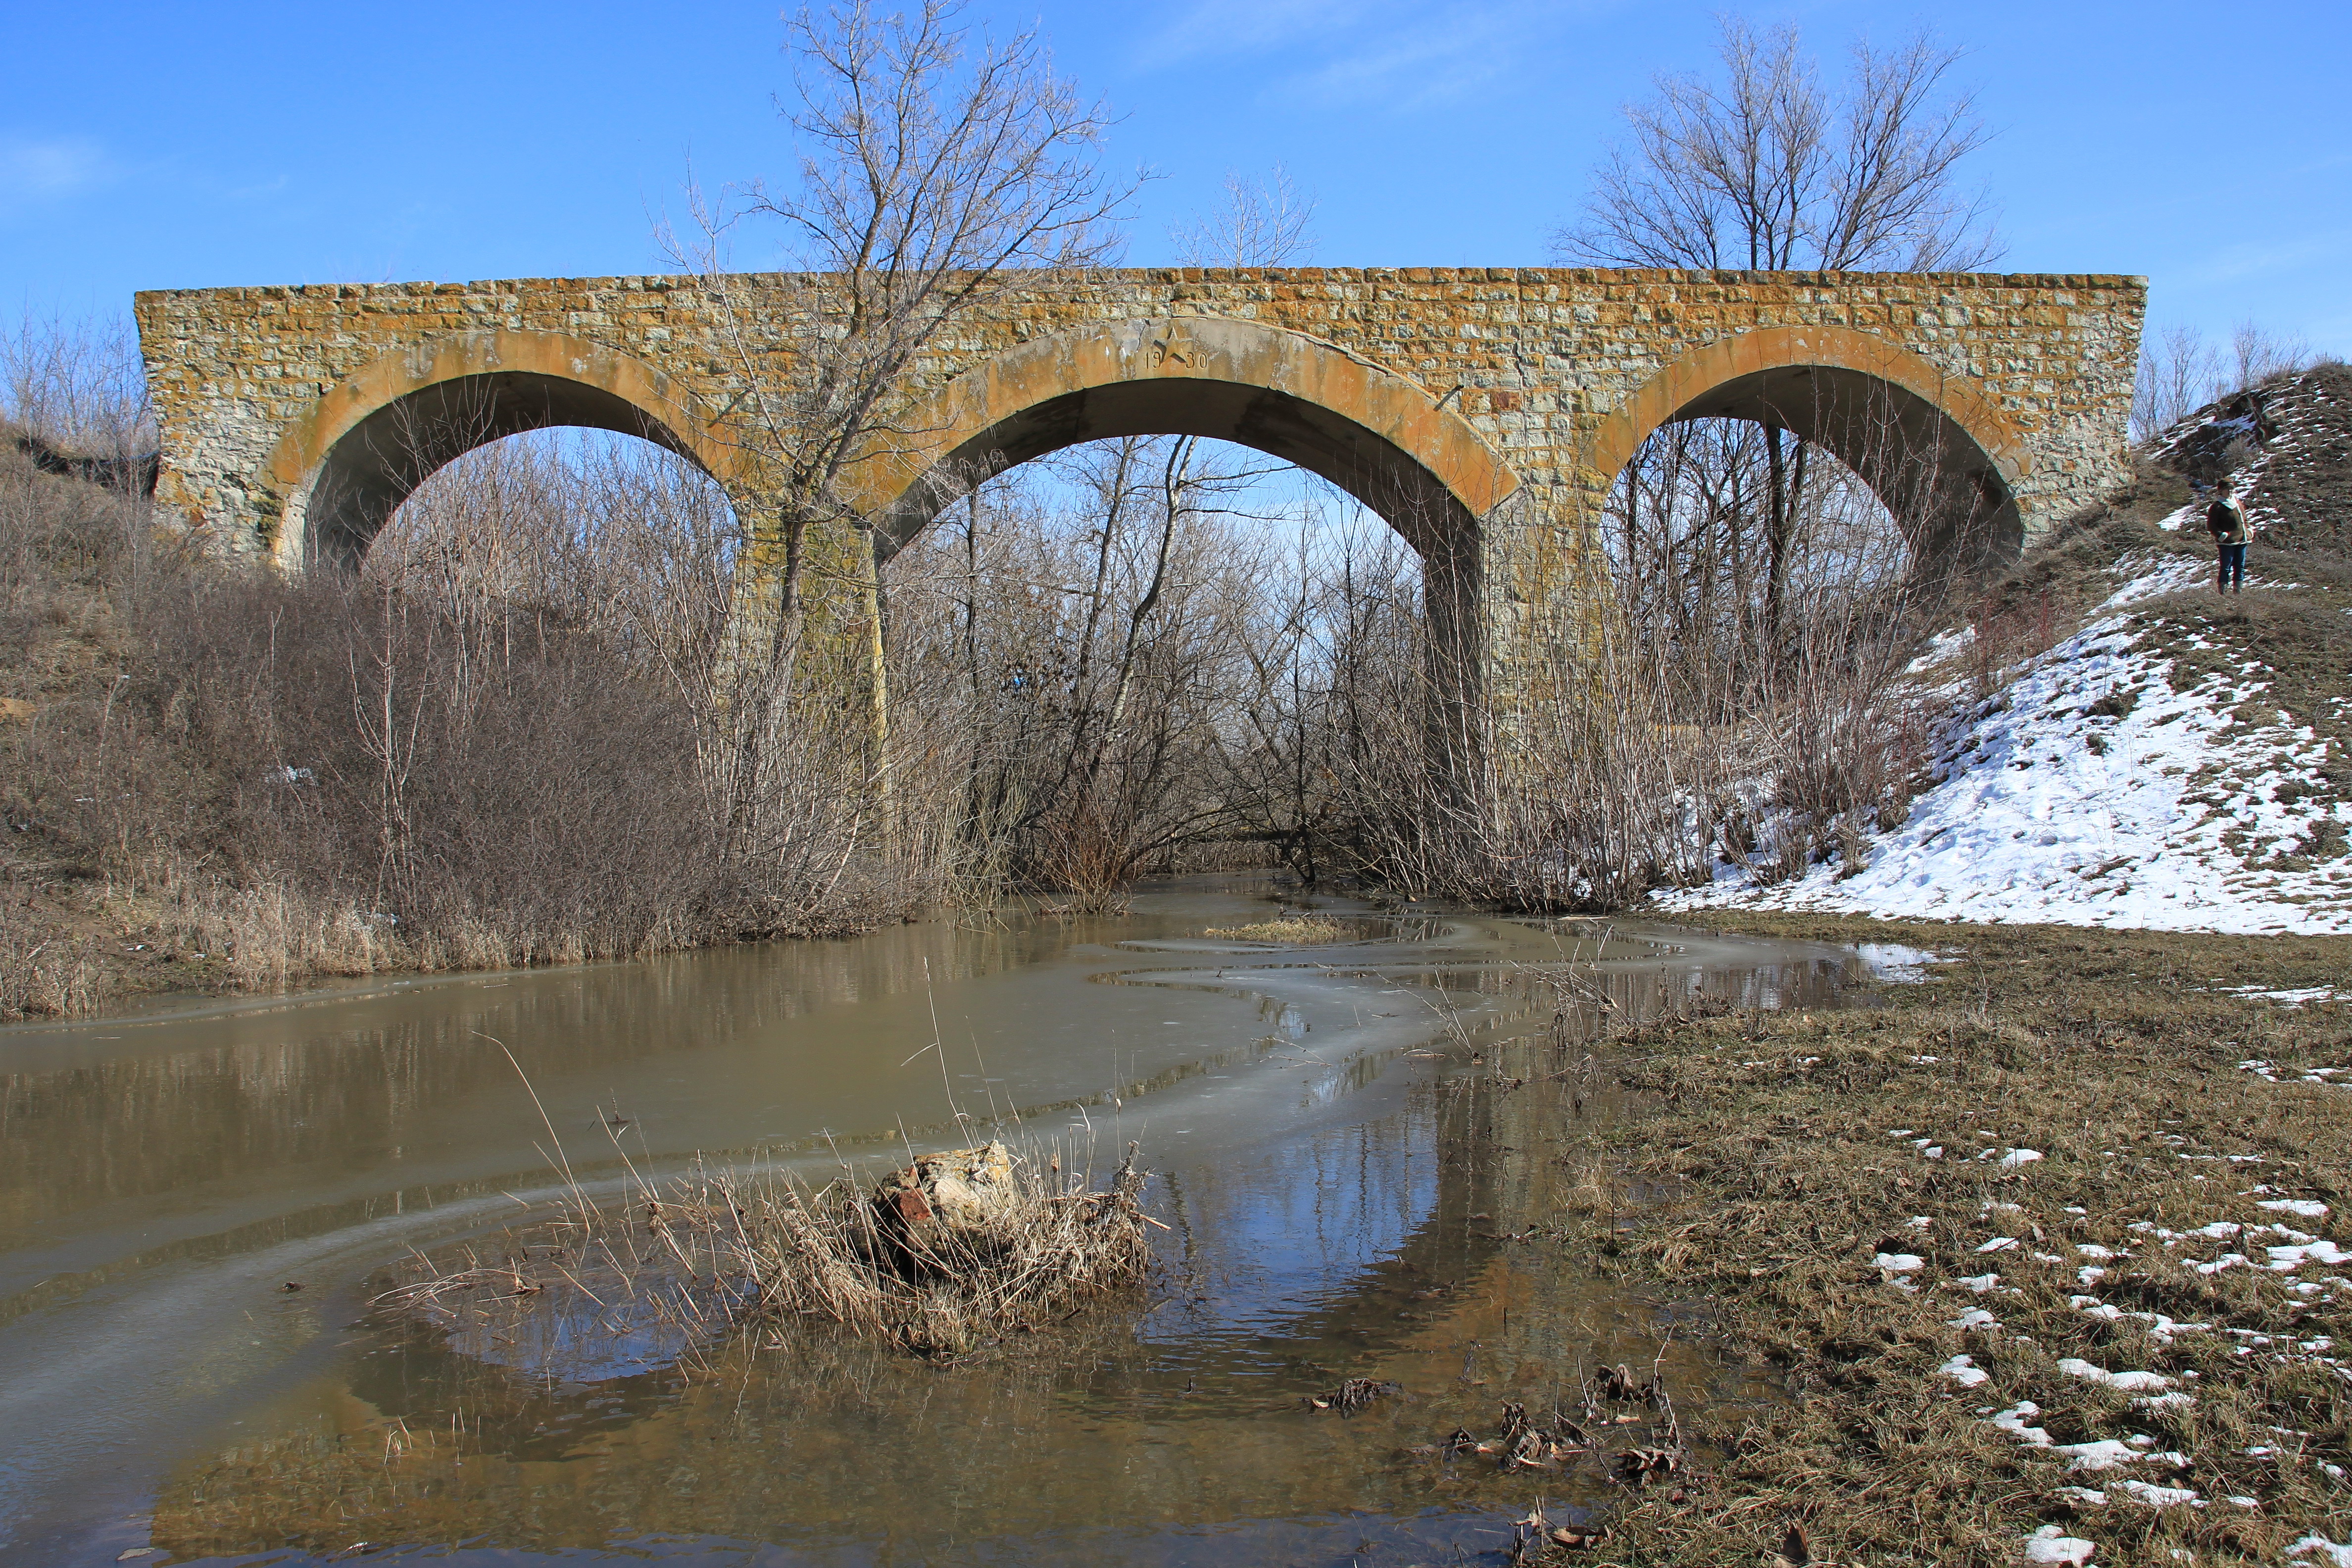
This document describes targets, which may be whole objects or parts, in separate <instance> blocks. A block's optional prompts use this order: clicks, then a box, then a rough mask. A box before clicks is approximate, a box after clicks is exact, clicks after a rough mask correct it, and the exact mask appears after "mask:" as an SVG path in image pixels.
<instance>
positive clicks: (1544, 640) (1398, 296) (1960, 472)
mask: <svg viewBox="0 0 2352 1568" xmlns="http://www.w3.org/2000/svg"><path fill="white" fill-rule="evenodd" d="M837 300H838V289H837V287H836V284H835V280H834V279H830V278H827V277H824V276H822V275H794V274H745V275H738V276H733V277H730V278H728V279H725V280H724V281H723V283H722V284H721V285H719V287H718V288H717V289H713V288H712V287H711V286H709V284H708V283H707V281H706V280H703V279H695V278H689V277H642V278H596V279H504V280H498V281H490V282H480V283H441V284H428V283H406V284H371V285H316V286H308V287H282V288H281V287H271V288H246V289H181V290H172V291H163V292H154V293H145V294H142V295H140V296H139V298H138V301H137V315H138V321H139V327H140V334H141V342H142V349H143V352H144V354H145V357H146V362H147V370H148V377H149V384H150V386H151V389H152V396H153V399H154V405H155V410H156V416H157V419H158V422H159V425H160V426H161V429H162V435H163V464H162V473H161V477H160V479H159V484H158V497H159V500H161V501H162V502H163V504H164V505H165V506H166V507H168V508H171V509H173V510H175V511H176V512H177V513H178V514H179V515H180V516H181V517H183V518H184V519H185V521H186V522H187V525H188V526H190V527H192V528H194V529H197V530H200V531H202V533H203V535H204V536H205V539H206V540H208V541H209V542H210V544H211V547H212V548H214V549H215V550H217V551H219V552H222V553H223V554H225V555H229V556H235V557H244V558H252V559H257V560H267V561H270V562H274V563H277V564H278V565H280V566H282V567H285V568H288V569H301V568H303V567H305V566H308V565H310V564H314V563H319V562H320V561H323V560H328V559H333V560H336V561H340V562H343V563H348V562H350V561H352V560H354V559H356V557H357V555H358V553H359V552H362V551H364V549H365V547H366V543H367V541H368V539H369V538H370V537H372V536H373V531H374V529H375V528H377V527H380V526H381V525H382V523H383V521H384V519H385V518H387V517H388V516H389V515H390V513H391V510H392V509H393V508H394V507H395V506H396V505H397V504H398V501H399V500H400V499H401V498H402V497H403V496H404V495H405V494H406V493H407V491H408V490H409V489H413V488H414V487H415V484H416V483H418V482H420V481H421V480H422V479H423V478H424V477H425V474H426V473H429V472H430V471H431V469H432V468H435V467H437V466H438V465H439V464H440V463H441V462H446V460H448V458H451V457H454V456H456V455H457V452H458V451H461V450H463V449H464V448H465V447H467V446H468V445H478V444H479V443H480V442H481V441H485V440H488V439H493V438H495V437H498V436H501V435H506V434H509V433H511V432H512V431H515V430H520V429H524V428H529V427H530V426H534V425H540V424H549V423H556V424H581V425H590V426H603V427H606V428H613V429H626V430H630V431H632V432H633V433H635V434H641V435H645V436H647V437H650V438H652V439H655V440H658V441H661V442H663V443H664V444H666V445H668V446H670V447H674V448H675V449H677V450H678V451H680V452H682V453H684V454H685V455H687V456H688V457H689V458H692V459H693V460H695V461H696V462H698V463H699V464H700V465H701V466H702V467H704V468H706V469H708V470H709V472H710V473H711V474H712V475H714V476H715V477H716V478H717V479H719V481H720V482H721V483H722V484H723V485H726V486H727V487H728V488H729V489H730V495H731V496H732V497H733V499H734V500H735V502H736V505H737V508H738V511H739V515H740V516H741V517H743V518H744V519H745V521H747V523H749V524H751V526H752V528H753V530H754V531H755V533H756V532H757V531H758V529H759V528H760V526H761V520H762V516H763V508H762V505H761V497H760V495H759V494H758V489H759V483H758V478H757V475H758V472H759V470H760V464H759V461H758V451H757V445H758V444H757V440H756V437H755V436H754V434H753V433H752V432H751V427H750V425H749V423H748V422H747V421H746V420H744V418H743V417H742V413H743V410H745V409H746V408H747V407H748V406H750V405H751V402H752V400H753V399H754V398H755V397H756V396H757V395H759V393H760V392H761V387H762V384H768V385H781V384H783V383H784V381H785V379H786V378H788V377H789V376H790V375H791V374H792V373H793V369H794V367H795V366H796V365H797V364H799V363H802V362H803V359H804V357H805V354H806V352H807V348H808V345H809V344H810V343H811V342H813V341H814V336H815V334H817V333H818V332H820V331H823V330H824V323H825V322H826V321H827V320H828V318H829V317H830V316H832V315H833V313H834V310H835V304H836V302H837ZM2145 306H2146V286H2145V283H2144V280H2142V279H2137V278H2124V277H2108V276H2096V275H2071V274H2070V275H2037V276H2018V277H1999V276H1978V275H1969V274H1946V273H1918V274H1913V273H1759V272H1676V271H1654V270H1600V269H1587V268H1296V269H1292V268H1264V269H1240V270H1204V269H1195V268H1139V269H1128V270H1118V271H1100V272H1087V273H1076V274H1040V275H1038V276H1036V277H1035V278H1034V279H1031V278H1028V277H1023V278H1020V279H1014V280H1013V282H1012V284H1011V286H1010V287H1007V288H1005V289H1001V290H999V291H997V292H995V293H993V294H992V295H991V296H990V297H989V299H988V300H987V302H986V303H985V305H984V306H982V308H980V309H979V310H975V311H973V312H971V314H969V315H967V316H965V317H961V318H959V319H958V320H957V321H955V322H954V323H952V325H951V327H950V329H949V330H948V331H945V332H943V333H941V334H940V336H939V337H938V338H936V339H935V340H934V341H933V342H931V344H930V345H929V349H928V351H927V352H926V353H925V354H924V355H923V356H922V357H921V359H920V360H919V362H918V363H916V364H915V365H914V366H913V367H912V370H911V372H910V374H909V375H908V378H907V381H906V384H905V385H904V387H903V388H902V389H901V392H902V410H901V415H900V417H899V418H898V420H897V421H896V422H897V424H898V428H900V429H901V430H902V431H905V432H907V433H908V434H907V435H906V437H905V438H903V439H900V440H898V441H896V442H894V443H892V444H891V445H890V446H889V447H888V448H887V450H885V449H881V448H878V447H877V450H876V451H874V452H873V453H872V454H871V455H870V456H869V457H868V458H867V459H866V461H865V462H863V463H861V464H860V465H859V466H858V467H857V468H856V470H854V471H853V473H852V474H851V476H850V480H849V489H850V495H849V497H848V498H847V499H849V500H851V501H852V502H853V504H854V505H855V506H856V509H857V510H861V511H863V512H864V513H865V514H866V517H867V518H868V519H869V521H872V522H873V523H874V524H875V526H876V528H877V540H878V541H879V542H880V547H881V548H882V549H883V550H884V551H886V552H887V550H888V549H890V548H892V547H893V546H894V544H895V543H896V542H900V541H903V539H904V538H906V537H907V536H908V534H909V533H910V532H911V531H912V530H913V529H915V528H918V527H919V526H920V525H921V524H922V523H923V522H924V521H928V518H929V515H931V513H932V512H933V511H934V510H936V509H937V506H938V504H939V502H940V498H941V497H943V496H945V495H947V494H949V493H951V490H952V489H953V483H954V481H955V480H956V479H957V477H958V476H959V475H961V474H968V473H969V472H970V471H971V470H972V469H973V468H985V467H987V466H989V465H991V464H992V463H1001V462H1005V461H1018V460H1020V459H1022V458H1028V457H1033V456H1036V455H1039V454H1040V453H1042V452H1045V451H1047V450H1051V449H1053V448H1054V447H1056V446H1060V445H1067V444H1069V443H1070V442H1072V441H1076V440H1083V439H1087V438H1090V437H1098V436H1110V435H1121V434H1143V433H1150V432H1154V431H1164V432H1168V433H1190V434H1197V435H1205V436H1216V437H1225V438H1230V439H1235V440H1241V441H1244V442H1245V443H1247V444H1250V445H1252V446H1255V447H1260V448H1262V449H1264V450H1266V451H1268V452H1270V453H1271V454H1273V455H1274V456H1276V457H1280V458H1287V459H1289V460H1292V461H1295V462H1298V463H1300V464H1301V465H1302V466H1304V467H1307V468H1312V469H1314V470H1316V471H1318V472H1319V473H1322V474H1324V475H1326V477H1328V478H1330V479H1333V480H1334V481H1335V482H1338V483H1339V484H1341V485H1343V486H1344V487H1346V488H1348V489H1350V490H1351V491H1353V492H1354V493H1355V494H1357V495H1358V496H1359V497H1360V498H1361V499H1363V500H1365V501H1366V502H1367V504H1369V505H1371V506H1373V507H1374V508H1375V510H1380V511H1381V512H1382V514H1383V515H1385V516H1388V517H1389V518H1390V520H1391V522H1392V523H1394V524H1395V525H1396V526H1397V527H1398V529H1399V531H1401V532H1402V533H1404V535H1405V536H1406V537H1407V538H1408V539H1409V540H1411V541H1412V542H1413V544H1414V545H1415V546H1416V548H1418V549H1419V550H1420V551H1421V552H1422V553H1423V557H1424V559H1425V560H1427V561H1428V562H1429V563H1431V581H1432V584H1433V588H1434V587H1437V586H1439V585H1441V584H1443V585H1444V587H1445V588H1446V590H1447V591H1448V592H1450V593H1452V594H1453V595H1454V603H1455V605H1456V606H1457V609H1456V618H1457V619H1458V621H1459V623H1460V625H1459V636H1460V637H1462V638H1463V639H1464V649H1463V651H1464V652H1465V654H1466V655H1468V656H1470V657H1471V658H1473V659H1474V660H1475V668H1477V669H1478V671H1479V672H1480V674H1481V681H1482V687H1483V689H1484V690H1485V692H1486V700H1492V701H1500V702H1502V703H1504V704H1505V705H1506V706H1508V705H1510V704H1511V703H1513V702H1516V701H1524V700H1528V698H1529V697H1531V696H1532V695H1533V694H1532V692H1531V691H1530V690H1529V689H1528V680H1527V678H1526V671H1527V670H1528V668H1530V667H1531V665H1530V661H1531V660H1534V659H1537V658H1541V657H1543V656H1544V653H1545V650H1546V649H1547V648H1550V647H1557V646H1558V645H1559V644H1561V643H1562V642H1563V641H1567V642H1572V641H1574V640H1575V638H1576V637H1578V636H1579V635H1580V634H1579V632H1578V629H1577V628H1579V627H1580V626H1589V624H1590V622H1591V616H1592V615H1593V613H1594V612H1593V609H1592V603H1593V600H1594V598H1595V595H1594V593H1593V590H1594V586H1595V578H1594V574H1595V572H1596V571H1597V569H1598V563H1599V552H1598V548H1597V542H1596V540H1597V533H1596V531H1595V528H1594V522H1595V520H1596V519H1597V517H1598V515H1599V507H1600V502H1601V499H1602V497H1603V496H1604V495H1605V493H1606V491H1607V489H1608V487H1609V485H1610V484H1611V482H1612V479H1614V477H1615V475H1616V474H1617V472H1618V471H1619V469H1620V468H1622V466H1623V464H1624V462H1625V460H1626V459H1627V458H1629V457H1630V456H1631V455H1632V453H1633V450H1634V448H1635V447H1637V446H1638V445H1639V443H1640V442H1641V441H1642V439H1643V437H1646V436H1647V435H1648V434H1649V433H1650V432H1651V431H1652V430H1654V429H1655V428H1656V427H1657V426H1659V425H1661V424H1663V423H1664V422H1666V421H1668V420H1671V419H1675V418H1677V417H1690V416H1699V415H1718V414H1719V415H1731V416H1744V417H1755V418H1764V419H1769V420H1771V421H1773V422H1777V423H1779V424H1780V425H1782V426H1786V427H1788V428H1790V429H1792V430H1794V431H1796V432H1798V433H1799V434H1801V435H1805V436H1808V437H1811V438H1813V439H1815V440H1818V441H1820V442H1821V443H1822V444H1823V445H1824V446H1825V447H1828V448H1829V449H1830V450H1832V452H1834V453H1836V454H1837V455H1838V456H1839V457H1840V458H1843V459H1844V460H1845V461H1846V462H1848V463H1849V464H1850V465H1851V466H1853V467H1854V468H1856V469H1857V470H1858V471H1859V472H1861V473H1862V474H1863V475H1864V478H1865V479H1869V480H1870V481H1871V482H1872V483H1873V484H1874V486H1876V487H1877V488H1878V489H1879V490H1880V491H1881V493H1882V494H1883V495H1885V496H1886V497H1887V498H1888V500H1889V502H1890V504H1891V505H1894V506H1895V509H1896V510H1897V513H1898V515H1902V516H1904V517H1906V520H1907V521H1909V523H1910V525H1911V526H1912V527H1913V528H1914V531H1915V539H1916V541H1917V542H1919V544H1920V545H1921V547H1922V548H1923V549H1928V550H1943V551H1965V552H1972V556H1973V554H1974V553H1982V552H1990V553H1992V554H1994V555H1995V556H1998V555H2000V554H2002V553H2006V552H2013V551H2014V550H2015V549H2017V548H2018V547H2020V546H2021V544H2023V543H2024V542H2028V541H2030V540H2031V539H2032V537H2033V536H2035V535H2036V534H2038V533H2040V532H2042V531H2044V530H2046V529H2047V528H2048V527H2050V526H2051V525H2052V524H2053V523H2054V522H2055V521H2058V520H2059V519H2061V518H2063V517H2064V516H2065V515H2067V514H2068V513H2070V512H2072V511H2074V510H2077V509H2079V508H2081V507H2083V506H2084V505H2086V504H2087V503H2089V502H2091V501H2093V500H2096V499H2097V498H2098V497H2099V496H2100V495H2101V494H2102V493H2103V492H2105V490H2106V489H2110V488H2111V487H2112V486H2114V485H2115V484H2116V482H2117V481H2118V480H2119V479H2121V477H2122V475H2123V471H2124V465H2125V441H2126V416H2127V414H2128V411H2129V405H2130V398H2131V388H2132V379H2133V372H2134V368H2135V366H2136V363H2137V355H2138V349H2139V334H2140V325H2141V320H2142V316H2143V313H2144V310H2145ZM744 592H745V600H744V603H743V605H742V609H743V612H744V614H745V615H746V616H753V617H756V616H757V614H758V602H757V601H758V597H759V584H757V583H756V582H751V583H747V584H746V587H745V590H744Z"/></svg>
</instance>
